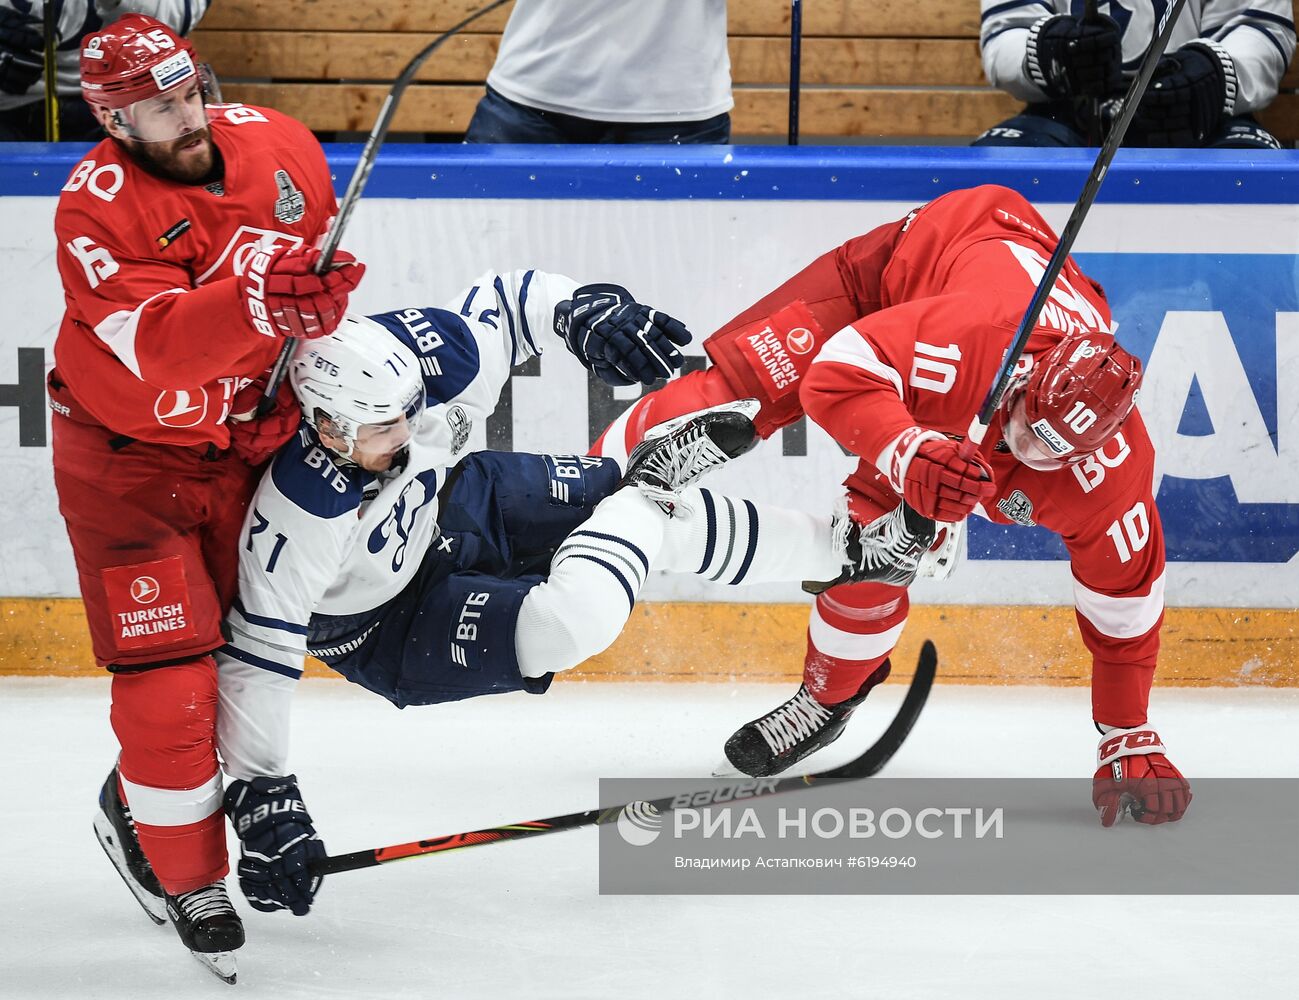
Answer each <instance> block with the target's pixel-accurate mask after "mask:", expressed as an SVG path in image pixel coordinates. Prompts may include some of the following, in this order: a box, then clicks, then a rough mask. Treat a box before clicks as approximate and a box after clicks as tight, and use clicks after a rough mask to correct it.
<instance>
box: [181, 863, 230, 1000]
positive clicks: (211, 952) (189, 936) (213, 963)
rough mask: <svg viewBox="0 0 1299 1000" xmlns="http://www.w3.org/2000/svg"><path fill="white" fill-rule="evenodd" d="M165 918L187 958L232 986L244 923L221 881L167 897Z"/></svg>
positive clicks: (223, 882)
mask: <svg viewBox="0 0 1299 1000" xmlns="http://www.w3.org/2000/svg"><path fill="white" fill-rule="evenodd" d="M167 916H168V917H170V918H171V924H172V926H173V927H175V928H176V933H177V934H179V935H180V940H181V943H182V944H184V945H185V947H186V948H188V949H189V952H190V954H191V955H193V956H194V957H195V958H196V959H198V961H199V963H200V964H201V965H202V966H203V967H204V968H205V969H207V970H208V971H209V972H211V973H212V974H213V975H214V976H216V977H217V978H218V979H221V980H224V981H225V982H227V983H230V984H231V985H232V986H233V985H234V983H235V980H236V978H237V972H238V969H237V968H236V966H235V949H237V948H239V947H241V946H242V945H243V943H244V924H243V921H242V920H240V919H239V914H238V913H236V912H235V908H234V906H233V905H232V904H231V902H230V897H229V896H228V895H227V894H226V884H225V881H224V880H222V881H217V882H213V883H212V884H211V885H205V886H203V887H202V888H201V889H195V890H193V891H192V892H183V893H181V894H180V895H179V896H173V895H171V894H170V893H169V894H168V895H167Z"/></svg>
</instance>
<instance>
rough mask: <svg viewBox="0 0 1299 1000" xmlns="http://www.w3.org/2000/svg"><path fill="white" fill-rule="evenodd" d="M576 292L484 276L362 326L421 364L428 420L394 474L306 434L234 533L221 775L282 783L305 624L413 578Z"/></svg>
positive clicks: (527, 274) (357, 610) (513, 277)
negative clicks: (341, 456) (344, 458)
mask: <svg viewBox="0 0 1299 1000" xmlns="http://www.w3.org/2000/svg"><path fill="white" fill-rule="evenodd" d="M576 288H577V283H576V282H575V281H573V280H572V279H570V278H566V277H563V276H562V275H555V274H546V273H544V272H541V271H512V272H508V273H496V272H488V273H486V274H484V275H482V276H481V277H480V278H479V279H478V280H477V281H476V282H475V283H474V284H473V286H472V287H471V288H469V289H467V290H466V291H464V292H462V293H461V294H460V295H458V296H457V297H456V298H455V299H454V300H453V302H452V303H450V304H449V305H448V306H447V307H446V308H441V309H439V308H411V309H403V310H398V311H395V312H388V313H381V314H378V315H374V316H371V317H370V318H371V319H373V320H375V321H376V322H378V323H380V324H382V325H383V326H385V327H387V328H388V329H389V330H390V331H392V334H393V336H395V337H397V338H398V339H400V340H401V341H403V342H404V343H405V344H406V346H407V347H409V348H410V349H411V350H412V351H413V352H414V353H415V356H416V357H417V358H418V359H419V363H420V367H421V369H422V371H423V376H424V385H425V388H426V391H427V396H428V403H427V409H426V411H425V414H424V417H423V419H422V420H421V422H420V425H419V428H418V429H417V431H416V433H415V436H414V437H413V438H412V439H411V441H410V443H409V444H408V446H407V451H408V457H407V460H406V462H405V464H404V465H403V466H402V467H401V468H399V469H396V470H392V471H389V472H385V473H379V474H376V473H370V472H365V471H364V470H361V469H357V468H354V467H353V468H340V467H339V466H337V465H335V464H334V463H333V462H332V461H331V459H330V457H329V453H328V452H327V451H326V450H325V448H324V447H323V446H322V445H321V444H320V442H319V440H318V439H317V437H316V435H315V432H314V431H313V430H312V429H311V428H310V427H309V426H307V424H306V423H305V422H304V423H303V426H302V428H301V429H300V430H299V432H298V435H297V436H296V437H295V438H294V439H292V440H291V441H289V443H288V444H286V445H285V446H284V447H283V448H282V449H281V450H280V452H279V454H278V455H276V457H275V459H274V461H273V462H272V463H271V466H270V468H269V469H268V470H267V471H266V473H265V474H264V475H263V477H262V481H261V483H260V485H259V486H258V488H257V492H256V493H255V494H254V496H253V501H252V504H251V505H250V507H249V511H248V516H247V518H246V520H245V524H244V533H243V536H242V539H243V542H242V545H243V548H242V551H241V552H240V560H239V596H238V598H237V599H236V601H235V605H234V607H233V608H232V609H231V611H230V614H229V615H228V616H227V618H226V632H227V644H226V645H225V646H224V647H223V648H222V649H221V650H219V651H218V653H217V656H216V658H217V664H218V667H219V669H220V673H221V711H220V718H219V722H218V739H219V741H220V745H221V750H222V756H223V758H224V759H225V762H226V770H227V771H228V772H229V773H230V774H232V775H234V776H235V777H241V778H251V777H256V776H258V775H265V774H282V773H284V770H283V769H284V766H285V760H286V757H287V732H288V704H289V700H290V699H291V696H292V689H293V687H294V684H295V682H296V680H297V679H298V678H299V677H300V676H301V675H302V669H303V661H304V658H305V657H306V655H307V635H308V625H309V623H310V621H311V618H312V616H313V615H328V616H332V617H335V618H347V617H350V616H356V617H357V618H362V617H364V616H365V615H366V613H368V612H373V611H374V610H375V609H377V608H380V607H382V606H383V605H384V604H385V603H386V602H387V601H388V600H390V599H391V598H392V597H394V596H396V595H397V594H398V593H399V592H400V591H401V590H402V588H403V587H405V585H406V584H407V583H408V582H409V581H410V580H411V578H412V577H413V576H414V575H415V572H416V571H417V570H418V569H419V566H420V563H421V561H422V559H423V557H424V554H425V552H426V551H427V550H428V549H429V547H430V546H431V545H433V544H435V542H436V539H437V537H438V533H439V529H438V524H437V516H438V500H437V491H438V489H439V487H440V486H441V485H442V484H443V483H444V482H445V479H446V475H447V472H448V471H449V470H450V468H451V467H453V466H454V465H455V464H456V463H457V462H459V461H460V460H461V459H462V458H464V456H465V454H467V450H466V447H465V446H466V444H467V442H468V439H469V435H470V432H471V430H472V429H473V428H474V426H476V425H477V424H479V423H480V422H482V421H485V420H486V419H487V417H488V416H490V415H491V413H492V412H493V410H495V408H496V402H497V399H498V397H499V396H500V392H501V389H502V387H503V386H504V385H505V382H506V380H507V379H508V378H509V377H510V372H511V370H512V369H513V368H514V367H515V366H516V365H518V364H520V363H522V362H523V361H525V360H527V359H528V358H531V357H534V356H536V355H539V354H541V353H542V350H543V348H544V347H545V346H548V345H549V344H560V345H562V344H563V341H562V340H561V339H560V338H559V337H558V335H557V334H556V333H555V332H554V312H555V306H556V305H557V304H558V303H559V302H561V301H563V300H565V299H570V298H572V296H573V292H574V290H575V289H576Z"/></svg>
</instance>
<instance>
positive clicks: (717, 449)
mask: <svg viewBox="0 0 1299 1000" xmlns="http://www.w3.org/2000/svg"><path fill="white" fill-rule="evenodd" d="M759 407H760V404H759V403H758V401H757V400H756V399H739V400H736V401H735V402H733V403H722V404H721V405H720V406H710V407H708V408H707V409H704V410H696V411H695V412H694V413H687V414H685V415H684V416H680V417H677V418H675V419H673V420H668V421H665V422H664V423H661V424H659V425H658V426H657V427H653V428H651V429H650V430H649V431H648V432H646V434H645V437H644V439H643V440H642V441H641V443H640V444H638V445H637V446H636V447H635V448H634V449H632V453H631V454H630V455H629V456H628V457H627V471H626V473H625V474H624V475H623V477H622V483H621V485H623V486H631V485H634V486H637V487H639V488H640V491H641V492H642V493H644V494H645V495H646V496H647V497H649V498H650V499H651V500H653V501H655V502H656V503H657V504H658V505H659V506H660V507H662V508H663V509H664V510H665V511H667V512H668V513H669V514H670V513H672V511H673V509H674V507H675V505H676V503H677V499H678V495H679V494H680V492H681V491H682V490H683V489H685V488H686V487H687V486H690V485H691V484H692V483H694V482H695V481H696V480H697V479H699V477H700V476H702V475H704V473H706V472H709V471H710V470H712V469H715V468H718V467H719V466H721V465H724V464H726V463H727V462H729V461H730V460H731V459H733V458H739V457H740V456H741V455H743V454H744V453H745V452H746V451H749V450H751V449H752V448H753V447H754V446H755V445H756V444H757V443H758V440H759V439H758V432H757V429H756V428H755V427H754V426H753V418H754V417H755V416H757V414H758V409H759Z"/></svg>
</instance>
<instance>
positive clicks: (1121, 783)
mask: <svg viewBox="0 0 1299 1000" xmlns="http://www.w3.org/2000/svg"><path fill="white" fill-rule="evenodd" d="M1096 762H1097V764H1099V765H1100V766H1099V767H1098V768H1097V769H1096V774H1095V775H1093V776H1092V804H1093V805H1095V806H1096V809H1097V811H1098V812H1099V813H1100V814H1101V826H1113V825H1114V824H1115V822H1116V821H1117V820H1118V819H1119V817H1120V816H1121V815H1122V814H1123V813H1124V812H1125V811H1126V812H1129V813H1131V814H1132V818H1133V819H1135V820H1136V821H1137V822H1138V823H1171V822H1173V821H1174V820H1179V819H1181V818H1182V814H1183V813H1184V812H1186V807H1187V806H1188V805H1190V803H1191V785H1190V783H1189V782H1188V781H1187V780H1186V779H1185V778H1183V777H1182V772H1181V771H1179V770H1178V769H1177V768H1176V767H1174V766H1173V764H1172V762H1171V761H1170V760H1169V759H1168V758H1167V757H1165V756H1164V744H1163V743H1162V742H1160V739H1159V734H1158V733H1156V732H1155V731H1154V730H1153V729H1151V728H1150V727H1149V726H1137V727H1135V728H1133V729H1111V730H1110V731H1109V732H1108V733H1106V734H1105V735H1104V736H1102V737H1101V743H1100V746H1099V747H1098V748H1097V750H1096Z"/></svg>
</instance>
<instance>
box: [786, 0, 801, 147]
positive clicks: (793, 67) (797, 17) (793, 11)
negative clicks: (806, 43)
mask: <svg viewBox="0 0 1299 1000" xmlns="http://www.w3.org/2000/svg"><path fill="white" fill-rule="evenodd" d="M802 65H803V0H789V144H790V145H791V146H797V145H798V98H799V87H800V84H801V79H800V78H801V76H802Z"/></svg>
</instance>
